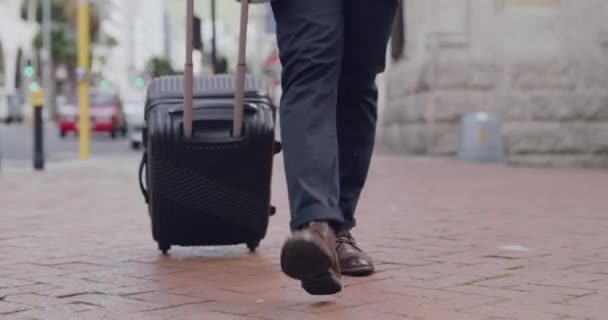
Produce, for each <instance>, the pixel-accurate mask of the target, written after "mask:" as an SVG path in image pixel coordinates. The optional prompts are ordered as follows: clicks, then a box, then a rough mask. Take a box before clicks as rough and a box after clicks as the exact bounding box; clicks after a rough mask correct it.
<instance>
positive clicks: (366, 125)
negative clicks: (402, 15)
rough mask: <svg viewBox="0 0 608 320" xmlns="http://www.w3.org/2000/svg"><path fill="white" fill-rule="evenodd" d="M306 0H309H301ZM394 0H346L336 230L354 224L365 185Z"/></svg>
mask: <svg viewBox="0 0 608 320" xmlns="http://www.w3.org/2000/svg"><path fill="white" fill-rule="evenodd" d="M302 1H307V0H302ZM398 4H399V1H398V0H374V1H370V0H347V1H345V3H344V36H345V39H344V56H343V62H342V71H341V76H340V82H339V92H338V111H337V120H338V123H337V127H338V143H339V148H340V152H339V158H340V209H341V211H342V213H343V217H344V223H343V224H342V225H341V226H340V227H339V229H340V230H344V231H348V230H350V229H352V228H353V227H354V226H355V224H356V223H355V218H354V214H355V209H356V207H357V202H358V200H359V196H360V194H361V190H362V189H363V186H364V185H365V180H366V179H367V174H368V171H369V165H370V162H371V157H372V152H373V149H374V140H375V133H376V119H377V102H378V89H377V88H376V83H375V81H376V76H377V75H378V74H379V73H381V72H383V71H384V69H385V57H386V48H387V44H388V39H389V36H390V32H391V29H392V24H393V18H394V16H395V13H396V9H397V7H398Z"/></svg>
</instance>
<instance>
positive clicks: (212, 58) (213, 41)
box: [211, 0, 217, 74]
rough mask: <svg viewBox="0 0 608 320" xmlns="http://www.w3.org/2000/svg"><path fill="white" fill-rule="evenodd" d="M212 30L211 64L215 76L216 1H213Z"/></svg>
mask: <svg viewBox="0 0 608 320" xmlns="http://www.w3.org/2000/svg"><path fill="white" fill-rule="evenodd" d="M211 29H212V30H213V36H212V39H211V63H212V64H213V74H216V73H217V51H216V50H217V48H216V46H215V37H216V31H215V0H211Z"/></svg>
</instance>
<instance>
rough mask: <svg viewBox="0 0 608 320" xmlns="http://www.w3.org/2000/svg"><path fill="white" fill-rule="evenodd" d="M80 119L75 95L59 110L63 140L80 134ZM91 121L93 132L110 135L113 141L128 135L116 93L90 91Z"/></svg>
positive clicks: (125, 120) (60, 132) (59, 125)
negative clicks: (69, 135) (71, 135)
mask: <svg viewBox="0 0 608 320" xmlns="http://www.w3.org/2000/svg"><path fill="white" fill-rule="evenodd" d="M78 119H79V108H78V96H77V95H73V96H72V97H70V98H68V100H67V103H66V104H65V105H64V106H62V107H61V108H59V117H58V120H57V126H58V128H59V134H60V136H61V137H62V138H63V137H65V136H66V135H67V134H68V133H70V132H73V133H78ZM89 119H90V128H91V131H92V132H102V133H109V134H110V137H111V138H112V139H115V138H116V137H117V136H118V135H121V136H123V137H124V136H126V135H127V130H128V127H127V119H126V116H125V113H124V110H123V106H122V102H121V100H120V98H119V97H118V95H117V94H115V93H111V92H104V91H97V90H90V92H89Z"/></svg>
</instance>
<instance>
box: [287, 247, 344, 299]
mask: <svg viewBox="0 0 608 320" xmlns="http://www.w3.org/2000/svg"><path fill="white" fill-rule="evenodd" d="M281 268H282V269H283V272H284V273H285V274H286V275H287V276H288V277H290V278H293V279H296V280H300V281H302V288H304V290H306V292H308V293H309V294H311V295H330V294H336V293H338V292H340V291H342V283H341V282H340V279H339V278H338V276H336V275H335V273H334V272H332V270H331V257H329V256H328V255H327V254H326V253H325V252H324V251H323V250H322V249H321V248H320V247H319V246H318V245H316V244H315V243H314V242H312V241H310V240H306V239H302V238H292V239H289V240H287V242H286V243H285V245H284V246H283V249H282V251H281Z"/></svg>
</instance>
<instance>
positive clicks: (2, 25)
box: [0, 0, 38, 121]
mask: <svg viewBox="0 0 608 320" xmlns="http://www.w3.org/2000/svg"><path fill="white" fill-rule="evenodd" d="M23 2H24V0H0V121H7V120H11V119H12V118H15V117H18V118H21V117H22V116H23V113H24V109H23V108H24V105H25V101H26V99H27V95H26V90H25V88H26V81H25V79H24V76H23V74H22V69H23V67H24V66H25V63H26V61H27V60H28V59H32V60H35V59H33V57H34V50H33V44H32V39H33V38H34V36H35V35H36V33H37V32H38V24H37V23H36V22H29V21H26V20H24V19H23V18H22V17H21V7H22V4H23Z"/></svg>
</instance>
